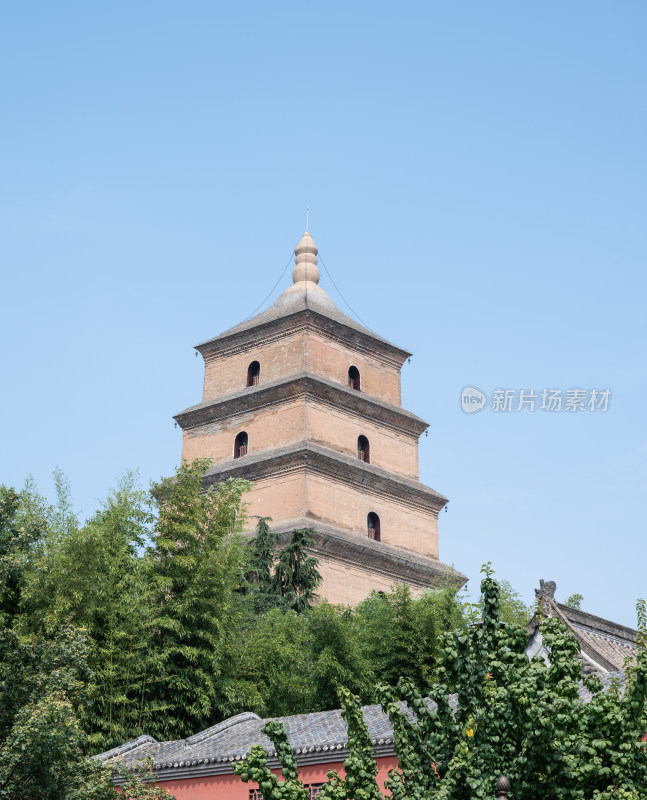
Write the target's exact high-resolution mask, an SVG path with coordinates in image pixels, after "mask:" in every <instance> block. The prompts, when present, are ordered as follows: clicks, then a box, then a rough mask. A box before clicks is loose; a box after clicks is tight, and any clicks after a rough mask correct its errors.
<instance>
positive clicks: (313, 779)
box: [158, 756, 398, 800]
mask: <svg viewBox="0 0 647 800" xmlns="http://www.w3.org/2000/svg"><path fill="white" fill-rule="evenodd" d="M397 764H398V760H397V758H395V756H390V757H388V758H378V759H377V770H378V772H377V780H378V783H379V785H380V788H381V789H384V781H385V780H386V778H387V777H388V773H389V770H390V769H392V768H393V767H396V766H397ZM331 769H336V770H337V771H338V772H339V774H340V775H342V776H343V775H344V767H343V763H342V762H341V761H334V762H329V763H326V764H308V765H307V766H304V767H301V769H300V770H299V777H300V778H301V782H302V783H325V781H327V780H328V776H327V774H326V773H327V772H328V770H331ZM273 771H274V774H275V775H280V770H273ZM158 785H159V786H163V787H164V788H165V789H168V791H169V792H170V793H171V794H173V795H175V797H176V798H177V800H248V798H249V790H250V789H256V788H257V787H256V784H255V783H243V782H242V781H241V779H240V778H239V777H238V776H237V775H212V776H211V777H203V778H185V779H180V780H175V781H159V783H158Z"/></svg>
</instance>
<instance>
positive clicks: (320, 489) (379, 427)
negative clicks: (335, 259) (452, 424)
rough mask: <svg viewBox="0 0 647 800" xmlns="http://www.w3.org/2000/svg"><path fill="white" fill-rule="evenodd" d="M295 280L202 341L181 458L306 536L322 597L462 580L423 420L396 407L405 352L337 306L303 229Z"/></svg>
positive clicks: (352, 597)
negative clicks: (310, 532)
mask: <svg viewBox="0 0 647 800" xmlns="http://www.w3.org/2000/svg"><path fill="white" fill-rule="evenodd" d="M294 252H295V267H294V271H293V273H292V279H293V285H292V286H290V287H289V289H287V290H286V291H285V292H283V294H281V296H280V297H279V298H278V299H277V300H276V302H275V303H274V305H272V306H271V307H270V308H269V309H268V310H267V311H264V312H262V313H261V314H258V315H257V316H255V317H253V318H252V319H249V320H247V321H245V322H243V323H241V324H240V325H237V326H236V327H234V328H231V329H230V330H228V331H225V333H221V334H220V335H219V336H216V337H215V338H213V339H210V340H209V341H206V342H203V343H202V344H199V345H197V347H196V349H197V350H198V352H199V353H200V354H201V355H202V357H203V358H204V365H205V373H204V389H203V394H202V401H201V402H200V403H199V404H198V405H195V406H192V407H191V408H188V409H186V410H185V411H183V412H181V413H180V414H178V415H177V416H176V417H175V419H176V421H177V422H178V424H179V425H180V426H181V428H182V430H183V443H182V459H183V460H186V461H192V460H193V459H195V458H210V459H212V461H213V466H212V467H211V469H210V470H209V472H208V474H207V476H206V484H207V485H213V484H217V483H220V482H221V481H223V480H225V479H226V478H230V477H235V478H245V479H248V480H250V481H252V482H253V484H254V486H253V488H252V489H251V491H250V492H249V494H248V496H247V501H248V504H249V507H248V513H249V520H250V522H249V527H250V530H251V528H252V527H253V524H254V522H255V520H254V516H265V517H271V518H272V524H271V527H272V528H273V529H274V530H277V531H280V532H286V533H287V532H289V531H291V530H293V529H295V528H312V529H314V531H315V541H316V545H315V549H314V553H313V554H314V555H315V556H316V557H317V558H318V559H319V569H320V572H321V574H322V577H323V581H322V585H321V587H320V589H319V594H320V596H321V597H325V598H327V599H328V600H330V601H331V602H334V603H348V604H351V605H353V604H355V603H357V602H359V601H360V600H362V599H363V598H364V597H366V595H367V594H368V593H369V592H370V591H371V590H372V589H375V590H378V591H385V590H388V589H389V587H390V586H391V585H393V584H394V583H407V584H409V585H410V586H411V587H412V588H413V589H414V590H416V591H417V590H421V589H423V588H425V587H428V586H434V585H438V584H439V583H441V582H444V581H446V580H450V581H453V582H455V583H458V584H461V583H463V582H464V581H465V578H464V576H463V575H461V574H460V573H458V572H455V571H454V570H452V569H451V568H449V567H447V566H446V565H444V564H443V563H442V562H441V561H440V560H439V550H438V514H439V512H440V511H441V510H442V508H443V507H444V506H445V504H446V503H447V499H446V498H445V497H443V496H442V495H441V494H439V493H438V492H436V491H434V490H433V489H431V488H429V487H428V486H425V485H424V484H422V483H421V482H420V481H419V479H418V439H419V437H420V435H421V434H422V433H423V432H424V431H425V430H426V428H427V427H428V426H427V423H426V422H424V421H423V420H422V419H420V418H419V417H417V416H416V415H415V414H412V413H411V412H410V411H406V410H405V409H403V408H402V405H401V387H400V377H401V376H400V371H401V367H402V365H403V363H404V362H405V360H406V359H407V358H408V357H409V356H410V353H408V352H407V351H406V350H403V349H401V348H400V347H396V346H395V345H393V344H391V343H390V342H388V341H386V339H383V338H382V337H380V336H378V335H377V334H376V333H373V331H371V330H368V329H367V328H365V327H363V326H362V325H359V324H358V323H356V322H355V321H353V320H352V319H350V318H349V317H347V316H346V315H345V314H343V313H342V312H341V311H339V309H338V308H337V307H336V306H335V304H334V303H333V301H332V300H331V299H330V297H328V295H327V294H326V292H325V291H324V290H323V289H322V288H321V287H320V286H319V269H318V266H317V253H318V250H317V247H316V245H315V243H314V241H313V240H312V237H311V236H310V234H309V233H308V232H306V233H304V234H303V236H302V237H301V240H300V241H299V243H298V245H297V247H296V248H295V251H294Z"/></svg>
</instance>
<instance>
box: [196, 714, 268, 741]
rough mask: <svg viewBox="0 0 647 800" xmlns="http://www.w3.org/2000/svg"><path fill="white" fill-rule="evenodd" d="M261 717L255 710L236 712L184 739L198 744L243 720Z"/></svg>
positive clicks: (247, 720)
mask: <svg viewBox="0 0 647 800" xmlns="http://www.w3.org/2000/svg"><path fill="white" fill-rule="evenodd" d="M260 719H261V718H260V717H259V716H258V714H255V713H254V712H253V711H243V712H242V714H236V715H235V716H233V717H229V718H228V719H225V720H223V721H222V722H218V723H216V724H215V725H212V726H211V727H210V728H205V730H203V731H200V732H199V733H194V734H193V736H188V737H187V738H186V739H185V740H184V741H185V742H186V744H188V745H194V744H198V743H199V742H203V741H204V740H205V739H211V738H213V737H214V736H217V735H218V734H219V733H222V732H223V731H226V730H227V729H228V728H233V726H234V725H240V723H241V722H249V721H250V720H259V721H260Z"/></svg>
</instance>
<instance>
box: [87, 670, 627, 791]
mask: <svg viewBox="0 0 647 800" xmlns="http://www.w3.org/2000/svg"><path fill="white" fill-rule="evenodd" d="M623 678H624V675H623V673H615V674H606V675H603V676H601V680H602V682H603V684H604V686H605V688H608V687H609V685H610V684H611V681H612V680H614V679H619V680H620V681H621V683H622V682H623ZM580 697H581V699H582V700H583V701H584V702H589V701H590V699H591V693H590V692H589V691H588V690H587V689H585V688H584V686H582V687H581V688H580ZM427 704H428V706H429V708H431V709H432V710H433V709H434V708H435V703H433V701H431V700H427ZM450 704H451V705H452V708H454V709H455V708H456V696H455V695H453V696H452V697H450ZM362 711H363V714H364V720H365V722H366V725H367V727H368V731H369V735H370V737H371V742H372V744H373V747H374V749H375V753H376V755H378V756H386V755H393V752H394V751H393V728H392V727H391V723H390V721H389V718H388V716H387V715H386V714H385V713H384V712H383V711H382V708H381V707H380V706H379V705H370V706H363V707H362ZM278 721H279V722H281V723H283V726H284V727H285V729H286V732H287V735H288V739H289V741H290V744H291V745H292V749H293V751H294V753H295V755H296V757H297V761H298V762H299V763H300V764H307V763H326V762H332V761H342V760H343V759H344V758H345V757H346V755H347V754H348V751H347V750H346V743H347V730H346V723H345V722H344V720H343V719H342V716H341V712H340V711H339V710H338V709H336V710H334V711H318V712H314V713H311V714H296V715H294V716H289V717H279V718H278ZM266 722H269V719H261V718H260V717H258V716H257V715H256V714H252V713H244V714H238V715H237V716H235V717H231V718H230V719H228V720H225V721H224V722H221V723H219V724H217V725H214V726H212V727H211V728H207V729H206V730H204V731H202V732H201V733H198V734H196V735H195V736H191V737H189V738H188V739H180V740H178V741H171V742H156V741H155V739H153V738H152V737H150V736H140V737H139V738H137V739H133V740H132V741H131V742H127V743H126V744H124V745H122V746H121V747H117V748H114V749H113V750H109V751H107V752H106V753H101V754H100V755H98V756H96V758H97V759H100V760H102V761H108V760H110V759H115V758H120V759H123V761H125V762H126V763H127V764H130V765H135V764H136V763H137V762H139V761H142V760H143V759H146V758H153V760H154V764H155V771H156V773H157V775H158V777H160V778H164V779H169V778H171V777H193V776H196V775H208V774H209V775H213V774H219V773H220V774H222V773H229V774H231V769H232V767H231V763H232V762H234V761H240V760H241V759H242V758H244V757H245V756H246V755H247V754H248V753H249V750H250V748H251V747H252V745H255V744H261V745H263V746H264V747H265V749H266V750H267V752H268V756H269V765H270V766H276V764H277V763H278V762H277V761H276V758H275V752H274V746H273V744H272V742H271V741H270V740H269V739H268V738H267V737H266V736H265V735H264V734H263V733H262V732H261V730H262V728H263V726H264V725H265V723H266Z"/></svg>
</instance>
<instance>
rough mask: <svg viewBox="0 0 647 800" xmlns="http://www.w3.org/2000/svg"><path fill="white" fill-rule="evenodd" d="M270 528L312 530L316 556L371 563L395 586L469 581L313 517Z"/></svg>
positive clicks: (351, 563) (437, 564)
mask: <svg viewBox="0 0 647 800" xmlns="http://www.w3.org/2000/svg"><path fill="white" fill-rule="evenodd" d="M271 528H272V530H273V531H275V532H276V533H281V534H286V535H287V534H289V533H291V532H292V531H293V530H302V529H304V528H312V529H313V530H314V534H313V538H314V540H315V544H314V547H312V548H309V551H311V552H312V554H313V555H315V556H318V557H324V558H328V559H329V558H332V559H334V560H335V561H339V562H340V563H342V564H343V565H344V566H354V567H359V568H360V569H362V568H364V569H365V568H366V565H367V564H370V565H371V567H372V568H374V569H379V571H380V573H381V574H382V575H386V576H387V577H388V578H391V579H392V580H393V581H394V582H396V583H408V584H410V585H411V586H415V587H417V588H419V589H422V588H426V587H428V586H431V585H437V584H438V583H439V582H440V583H442V582H443V581H447V582H449V583H454V584H456V585H458V586H462V585H463V584H464V583H465V582H466V580H467V578H466V577H465V575H463V574H462V573H460V572H458V571H457V570H455V569H453V568H452V567H449V566H447V565H446V564H443V563H442V562H441V561H438V560H437V559H434V558H429V557H426V556H422V555H420V554H419V553H410V552H408V551H407V550H403V549H402V548H399V547H392V546H391V545H389V544H387V543H386V542H376V541H373V540H372V539H369V538H367V537H366V536H358V534H357V533H356V532H354V531H347V530H343V529H342V528H338V527H336V526H334V525H329V524H328V523H324V522H321V521H320V520H318V519H316V518H313V517H298V518H296V519H290V520H286V521H285V522H281V523H280V524H279V525H271ZM250 535H251V534H250Z"/></svg>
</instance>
